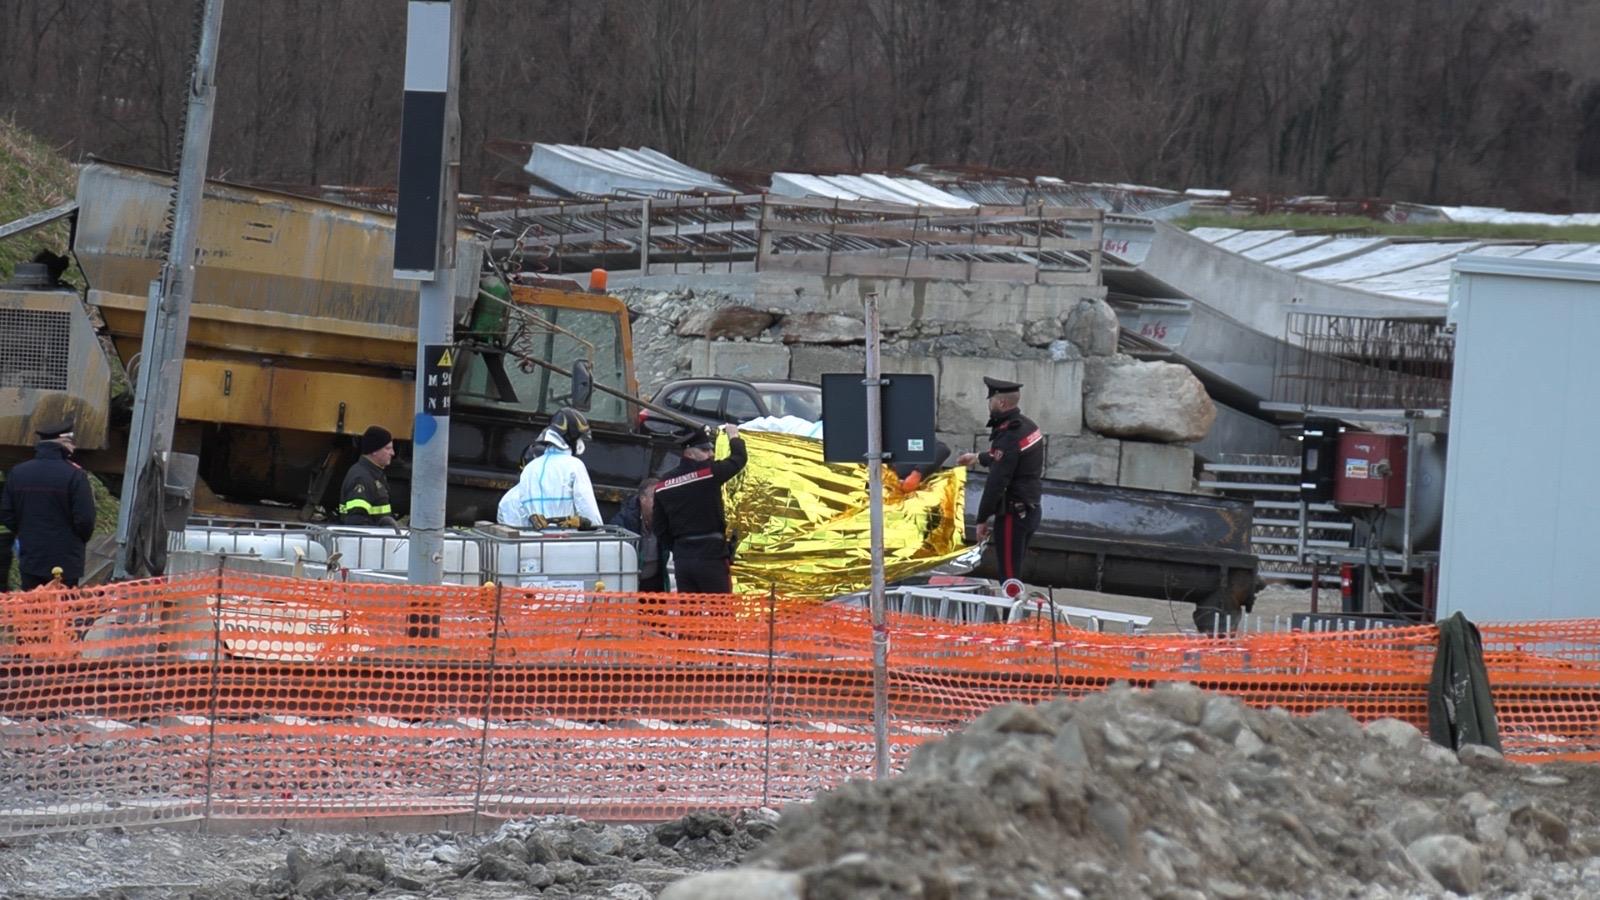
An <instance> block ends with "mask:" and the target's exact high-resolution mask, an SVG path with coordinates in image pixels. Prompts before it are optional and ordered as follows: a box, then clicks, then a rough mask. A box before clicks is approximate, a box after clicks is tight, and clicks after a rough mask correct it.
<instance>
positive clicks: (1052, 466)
mask: <svg viewBox="0 0 1600 900" xmlns="http://www.w3.org/2000/svg"><path fill="white" fill-rule="evenodd" d="M1121 448H1122V442H1121V441H1119V440H1116V439H1115V438H1106V437H1101V436H1100V435H1098V434H1092V433H1090V432H1087V431H1086V432H1084V433H1082V434H1076V435H1071V434H1052V435H1049V436H1048V437H1047V438H1046V442H1045V458H1044V477H1046V478H1059V479H1062V480H1064V481H1092V482H1095V483H1096V484H1116V483H1117V474H1118V469H1119V465H1120V461H1121V458H1122V449H1121Z"/></svg>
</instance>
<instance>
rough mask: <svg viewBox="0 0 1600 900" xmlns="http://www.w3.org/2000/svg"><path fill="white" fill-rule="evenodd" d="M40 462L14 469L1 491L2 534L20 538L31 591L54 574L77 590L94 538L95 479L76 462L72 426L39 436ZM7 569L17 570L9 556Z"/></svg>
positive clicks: (36, 456) (26, 581)
mask: <svg viewBox="0 0 1600 900" xmlns="http://www.w3.org/2000/svg"><path fill="white" fill-rule="evenodd" d="M38 434H39V438H40V441H39V443H38V445H37V446H35V447H34V457H33V459H30V460H28V461H27V462H25V463H22V464H21V465H19V466H17V467H16V468H15V469H12V470H11V475H10V476H9V477H8V478H6V484H5V488H4V490H0V530H3V531H4V533H5V534H4V539H5V540H6V542H7V547H8V550H9V545H10V541H11V537H12V535H15V536H16V540H17V545H18V549H19V551H20V552H19V555H20V557H21V563H22V565H21V566H20V569H21V573H22V579H21V582H22V589H23V590H25V591H30V590H33V589H34V588H36V587H38V586H40V585H42V584H47V583H49V582H50V581H51V580H52V579H53V578H54V573H53V572H52V570H53V569H57V568H59V569H60V570H61V583H62V584H64V585H66V586H68V587H75V586H77V584H78V579H80V578H82V577H83V561H84V545H85V544H87V543H88V542H89V538H91V537H93V536H94V490H93V489H91V488H90V487H89V474H88V473H87V472H85V471H83V469H82V468H81V467H80V466H79V465H78V464H77V463H75V462H73V461H72V451H73V449H75V445H74V444H73V441H72V423H71V422H65V423H62V424H61V425H58V426H56V427H54V428H47V429H45V430H43V431H40V432H39V433H38ZM5 564H6V568H7V570H8V571H9V569H10V567H11V559H10V553H9V552H7V553H6V560H5Z"/></svg>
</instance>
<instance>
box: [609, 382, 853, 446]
mask: <svg viewBox="0 0 1600 900" xmlns="http://www.w3.org/2000/svg"><path fill="white" fill-rule="evenodd" d="M652 400H653V401H654V402H655V404H656V405H657V406H664V407H666V408H667V409H670V410H672V411H674V412H677V413H679V414H681V415H685V416H688V417H689V418H691V419H694V420H695V421H697V422H704V423H705V424H707V425H721V424H722V423H724V422H733V423H735V424H740V423H743V422H748V421H750V420H751V419H759V418H761V417H763V416H796V417H798V418H801V419H805V420H806V421H808V422H815V421H817V420H819V419H821V418H822V388H820V387H818V386H816V385H814V384H806V383H804V382H800V381H741V380H739V379H737V378H680V379H678V380H677V381H669V382H667V383H666V384H665V385H663V386H662V387H661V390H659V391H657V392H656V395H655V397H654V398H652ZM638 431H639V433H640V434H682V433H683V432H684V428H683V426H682V425H680V424H678V423H676V422H674V421H672V420H671V419H668V418H667V417H665V416H663V415H661V414H660V413H657V412H653V411H651V410H648V409H645V410H640V412H639V424H638Z"/></svg>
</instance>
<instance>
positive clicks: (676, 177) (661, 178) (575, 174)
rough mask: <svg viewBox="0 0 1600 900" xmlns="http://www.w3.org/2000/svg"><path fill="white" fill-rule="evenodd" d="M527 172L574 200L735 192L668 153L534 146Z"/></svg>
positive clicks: (526, 167)
mask: <svg viewBox="0 0 1600 900" xmlns="http://www.w3.org/2000/svg"><path fill="white" fill-rule="evenodd" d="M523 168H524V170H526V171H527V172H528V174H530V175H532V176H533V177H534V178H535V179H536V180H538V181H540V182H543V183H545V184H547V185H549V186H551V187H554V188H555V189H557V190H559V191H562V192H564V193H566V194H568V195H570V196H574V197H582V196H590V197H606V196H625V197H651V196H657V195H660V194H662V193H686V194H734V193H736V191H734V189H733V188H732V187H730V186H729V185H728V183H727V182H725V181H723V180H722V179H720V178H718V177H717V176H715V175H712V174H711V173H709V172H702V171H700V170H699V169H696V168H694V167H692V166H686V165H684V164H683V163H681V162H678V161H677V160H675V159H673V158H672V157H670V156H667V155H666V154H664V153H660V152H657V151H655V150H651V149H650V148H649V147H640V148H639V149H637V150H628V149H618V150H603V149H600V148H597V147H579V146H576V145H573V144H534V145H533V152H532V153H531V154H530V156H529V158H528V162H527V163H526V164H525V165H524V166H523Z"/></svg>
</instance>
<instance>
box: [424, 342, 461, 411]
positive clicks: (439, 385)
mask: <svg viewBox="0 0 1600 900" xmlns="http://www.w3.org/2000/svg"><path fill="white" fill-rule="evenodd" d="M455 355H456V354H455V348H454V347H452V346H451V345H449V344H429V345H428V346H427V351H426V356H425V357H424V359H426V360H427V363H428V365H427V368H426V369H425V370H424V371H423V373H422V411H423V412H424V413H427V414H428V415H430V416H448V415H450V371H451V369H453V368H454V367H455Z"/></svg>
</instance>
